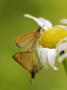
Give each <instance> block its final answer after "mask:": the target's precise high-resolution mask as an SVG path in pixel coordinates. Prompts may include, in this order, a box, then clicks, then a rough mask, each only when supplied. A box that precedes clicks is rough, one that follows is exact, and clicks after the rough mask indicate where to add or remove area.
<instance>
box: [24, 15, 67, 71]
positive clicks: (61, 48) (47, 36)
mask: <svg viewBox="0 0 67 90" xmlns="http://www.w3.org/2000/svg"><path fill="white" fill-rule="evenodd" d="M24 16H25V17H27V18H30V19H32V20H34V21H35V22H36V23H37V24H38V25H39V26H40V27H41V28H42V29H43V30H44V31H43V32H42V33H41V36H40V38H39V42H38V44H37V45H36V49H37V51H38V54H39V58H40V62H41V64H42V66H44V67H45V68H47V67H48V66H50V67H51V68H53V70H57V69H58V68H57V67H56V65H55V62H56V61H59V62H62V61H63V60H64V58H65V57H67V38H65V37H67V26H64V25H56V26H54V27H53V25H52V23H51V22H50V21H48V20H46V19H44V18H36V17H34V16H31V15H29V14H25V15H24ZM61 22H65V23H66V21H63V20H62V21H61ZM63 38H64V39H63ZM61 53H63V55H61Z"/></svg>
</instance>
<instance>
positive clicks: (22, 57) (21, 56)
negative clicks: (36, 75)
mask: <svg viewBox="0 0 67 90" xmlns="http://www.w3.org/2000/svg"><path fill="white" fill-rule="evenodd" d="M13 58H14V59H15V60H16V61H17V62H18V63H19V64H20V65H21V66H22V67H24V68H25V69H26V70H28V71H29V72H31V71H32V69H33V65H32V58H33V57H32V53H31V52H23V53H22V52H20V53H16V54H15V55H14V56H13Z"/></svg>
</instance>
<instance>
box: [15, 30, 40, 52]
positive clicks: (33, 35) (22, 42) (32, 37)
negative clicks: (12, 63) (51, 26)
mask: <svg viewBox="0 0 67 90" xmlns="http://www.w3.org/2000/svg"><path fill="white" fill-rule="evenodd" d="M40 31H41V28H39V29H38V30H36V31H32V32H30V33H27V34H25V35H23V36H21V37H19V38H17V39H16V40H15V43H16V45H17V46H18V47H20V48H22V51H29V50H31V49H33V48H34V47H35V46H36V42H37V40H38V38H39V36H40Z"/></svg>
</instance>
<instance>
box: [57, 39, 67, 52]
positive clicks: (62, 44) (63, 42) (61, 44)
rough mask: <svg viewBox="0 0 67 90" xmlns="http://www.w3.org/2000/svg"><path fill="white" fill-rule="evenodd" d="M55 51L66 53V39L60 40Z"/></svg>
mask: <svg viewBox="0 0 67 90" xmlns="http://www.w3.org/2000/svg"><path fill="white" fill-rule="evenodd" d="M56 49H57V51H58V52H61V51H63V50H64V51H66V50H67V37H65V38H63V39H61V40H60V41H59V42H58V43H57V45H56Z"/></svg>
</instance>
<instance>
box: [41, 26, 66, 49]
mask: <svg viewBox="0 0 67 90" xmlns="http://www.w3.org/2000/svg"><path fill="white" fill-rule="evenodd" d="M66 36H67V30H65V29H63V28H60V29H58V28H52V29H49V30H47V31H43V32H42V33H41V36H40V39H39V44H41V45H42V46H43V47H46V48H55V47H56V44H57V42H58V41H60V40H61V39H63V38H64V37H66Z"/></svg>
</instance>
